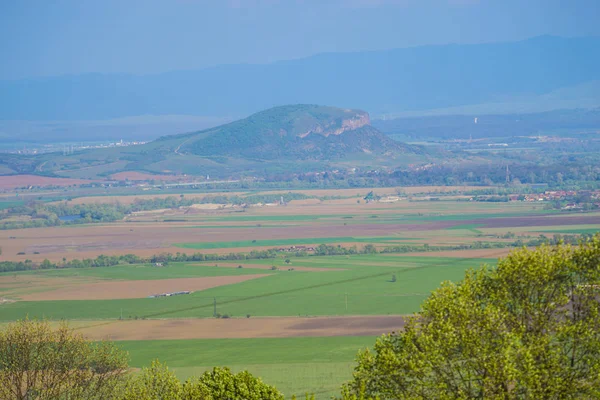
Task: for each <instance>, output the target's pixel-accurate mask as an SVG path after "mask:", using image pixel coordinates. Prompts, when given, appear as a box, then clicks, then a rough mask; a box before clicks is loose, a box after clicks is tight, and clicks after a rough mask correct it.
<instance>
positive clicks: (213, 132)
mask: <svg viewBox="0 0 600 400" xmlns="http://www.w3.org/2000/svg"><path fill="white" fill-rule="evenodd" d="M369 124H370V119H369V114H367V113H366V112H364V111H360V110H348V109H339V108H334V107H323V106H316V105H289V106H282V107H275V108H271V109H269V110H266V111H262V112H259V113H256V114H253V115H251V116H250V117H248V118H245V119H242V120H239V121H235V122H232V123H229V124H226V125H222V126H219V127H216V128H212V129H207V130H204V131H200V132H194V133H189V134H185V135H178V136H167V137H164V138H161V139H159V140H158V141H159V142H170V143H173V144H175V143H176V142H177V141H181V142H180V143H179V144H178V147H177V148H176V149H174V150H177V153H179V154H182V155H185V154H193V155H198V156H205V157H210V156H228V157H233V156H235V157H241V158H249V159H262V160H277V159H280V158H286V159H297V160H315V161H328V160H336V159H343V158H345V157H348V156H349V155H352V154H356V153H358V154H374V155H383V154H386V153H387V154H388V155H390V156H393V155H397V154H401V153H405V152H413V151H414V148H412V147H408V146H403V145H401V144H400V143H398V142H395V141H393V140H391V139H389V138H388V137H387V136H385V135H383V134H382V133H380V132H379V131H378V130H376V129H375V128H373V127H371V126H370V125H369Z"/></svg>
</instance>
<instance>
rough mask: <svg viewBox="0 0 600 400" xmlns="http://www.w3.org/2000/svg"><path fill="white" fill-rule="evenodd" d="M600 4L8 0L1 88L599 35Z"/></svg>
mask: <svg viewBox="0 0 600 400" xmlns="http://www.w3.org/2000/svg"><path fill="white" fill-rule="evenodd" d="M599 15H600V0H0V54H1V55H2V58H1V60H2V61H1V62H0V79H16V78H23V77H33V76H41V75H61V74H71V73H85V72H111V73H115V72H125V73H153V72H161V71H169V70H176V69H195V68H202V67H207V66H212V65H217V64H224V63H264V62H271V61H276V60H282V59H289V58H298V57H304V56H308V55H311V54H315V53H321V52H336V51H353V50H376V49H384V48H395V47H406V46H415V45H423V44H442V43H480V42H495V41H509V40H518V39H524V38H528V37H532V36H537V35H542V34H552V35H560V36H589V35H594V36H598V35H600V24H598V16H599Z"/></svg>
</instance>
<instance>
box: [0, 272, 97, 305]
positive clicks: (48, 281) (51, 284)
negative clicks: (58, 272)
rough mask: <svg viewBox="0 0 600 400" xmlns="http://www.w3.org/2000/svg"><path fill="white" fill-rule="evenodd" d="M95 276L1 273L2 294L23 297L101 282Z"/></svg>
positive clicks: (0, 288) (0, 292) (12, 297)
mask: <svg viewBox="0 0 600 400" xmlns="http://www.w3.org/2000/svg"><path fill="white" fill-rule="evenodd" d="M99 281H100V280H99V279H97V278H93V277H76V276H73V277H68V278H67V277H47V276H35V275H30V274H27V275H21V274H13V275H8V274H6V275H0V294H1V295H2V296H3V297H6V298H10V299H23V298H24V297H26V296H30V295H37V294H43V293H44V292H52V291H60V290H63V289H67V290H69V289H70V288H73V287H78V286H79V285H86V284H90V283H95V282H99Z"/></svg>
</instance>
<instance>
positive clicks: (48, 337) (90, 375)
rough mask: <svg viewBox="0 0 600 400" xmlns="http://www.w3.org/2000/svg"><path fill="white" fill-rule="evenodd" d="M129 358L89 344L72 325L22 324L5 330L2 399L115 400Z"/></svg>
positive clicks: (0, 334) (0, 357)
mask: <svg viewBox="0 0 600 400" xmlns="http://www.w3.org/2000/svg"><path fill="white" fill-rule="evenodd" d="M127 358H128V356H127V353H125V352H123V351H121V350H119V349H118V348H117V347H116V346H115V345H114V344H112V343H108V342H99V343H97V342H89V341H87V340H85V339H84V338H83V336H82V335H80V334H77V333H74V332H73V331H72V330H70V329H69V328H68V327H67V325H66V324H61V325H60V326H59V327H58V328H57V329H53V328H52V327H51V326H50V324H49V323H48V322H46V321H31V320H27V319H26V320H22V321H18V322H15V323H11V324H9V325H8V326H7V327H6V328H5V329H2V330H0V399H16V400H34V399H35V400H46V399H47V400H54V399H70V400H75V399H115V398H116V396H117V395H119V390H120V389H121V388H122V387H123V383H124V376H125V374H126V372H127Z"/></svg>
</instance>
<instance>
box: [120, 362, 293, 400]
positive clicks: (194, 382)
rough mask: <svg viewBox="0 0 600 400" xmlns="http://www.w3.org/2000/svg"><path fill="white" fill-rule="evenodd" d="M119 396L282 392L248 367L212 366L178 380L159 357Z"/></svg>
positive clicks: (186, 397) (215, 398)
mask: <svg viewBox="0 0 600 400" xmlns="http://www.w3.org/2000/svg"><path fill="white" fill-rule="evenodd" d="M119 399H120V400H155V399H157V400H158V399H169V400H220V399H228V400H284V397H283V394H281V392H279V391H278V390H277V389H276V388H274V387H273V386H269V385H267V384H266V383H264V382H263V381H262V380H260V379H259V378H255V377H254V376H252V375H251V374H250V373H249V372H247V371H242V372H239V373H237V374H234V373H232V372H231V370H229V369H228V368H214V369H213V370H212V371H207V372H205V373H204V374H202V375H201V376H200V377H199V378H196V379H192V378H190V379H188V380H187V381H185V382H183V383H182V382H181V381H180V380H179V379H177V377H176V376H175V374H174V373H173V372H172V371H169V369H168V368H167V367H166V366H165V365H163V364H160V363H159V362H158V361H153V362H152V365H151V366H150V368H144V369H143V371H142V373H141V374H140V375H138V376H136V377H135V378H133V379H132V380H131V382H130V383H129V385H127V388H126V390H125V393H124V394H123V396H120V397H119Z"/></svg>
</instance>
